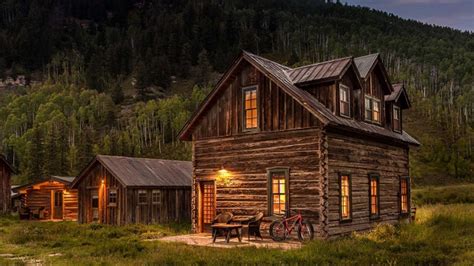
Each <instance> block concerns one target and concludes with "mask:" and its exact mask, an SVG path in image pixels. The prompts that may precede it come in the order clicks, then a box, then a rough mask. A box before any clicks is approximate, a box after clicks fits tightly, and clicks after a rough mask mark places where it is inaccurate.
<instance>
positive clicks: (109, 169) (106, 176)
mask: <svg viewBox="0 0 474 266" xmlns="http://www.w3.org/2000/svg"><path fill="white" fill-rule="evenodd" d="M191 180H192V165H191V162H185V161H173V160H160V159H148V158H130V157H122V156H106V155H97V156H96V157H95V159H94V160H92V162H91V163H90V164H89V165H88V166H87V167H86V168H85V169H84V170H83V171H82V172H81V174H79V175H78V176H77V177H76V179H75V180H74V182H73V185H72V186H73V187H74V188H77V189H78V190H79V222H80V223H90V222H98V223H105V224H116V225H123V224H130V223H143V224H149V223H167V222H186V221H190V220H191Z"/></svg>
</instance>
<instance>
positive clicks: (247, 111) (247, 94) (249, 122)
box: [242, 87, 258, 130]
mask: <svg viewBox="0 0 474 266" xmlns="http://www.w3.org/2000/svg"><path fill="white" fill-rule="evenodd" d="M242 93H243V99H244V109H243V119H244V123H243V124H244V129H245V130H251V129H256V128H257V121H258V112H257V87H248V88H243V90H242Z"/></svg>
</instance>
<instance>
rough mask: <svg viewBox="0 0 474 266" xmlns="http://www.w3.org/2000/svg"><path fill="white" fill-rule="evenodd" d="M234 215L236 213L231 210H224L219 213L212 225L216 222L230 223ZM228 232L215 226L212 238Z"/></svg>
mask: <svg viewBox="0 0 474 266" xmlns="http://www.w3.org/2000/svg"><path fill="white" fill-rule="evenodd" d="M232 217H234V215H233V214H232V213H230V212H223V213H221V214H218V215H217V216H216V217H215V218H214V220H212V225H215V224H229V223H230V222H231V221H232ZM226 233H227V232H224V231H223V230H220V229H218V228H213V229H212V238H213V239H216V237H217V236H223V235H225V234H226Z"/></svg>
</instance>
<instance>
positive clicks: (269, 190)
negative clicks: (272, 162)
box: [267, 167, 290, 216]
mask: <svg viewBox="0 0 474 266" xmlns="http://www.w3.org/2000/svg"><path fill="white" fill-rule="evenodd" d="M274 173H283V174H284V175H285V179H284V180H285V213H284V214H274V213H273V195H274V193H273V178H272V174H274ZM289 180H290V168H289V167H272V168H267V184H268V188H267V204H268V216H275V215H277V216H280V215H286V214H289V213H290V193H289V192H290V189H289ZM280 194H281V193H280Z"/></svg>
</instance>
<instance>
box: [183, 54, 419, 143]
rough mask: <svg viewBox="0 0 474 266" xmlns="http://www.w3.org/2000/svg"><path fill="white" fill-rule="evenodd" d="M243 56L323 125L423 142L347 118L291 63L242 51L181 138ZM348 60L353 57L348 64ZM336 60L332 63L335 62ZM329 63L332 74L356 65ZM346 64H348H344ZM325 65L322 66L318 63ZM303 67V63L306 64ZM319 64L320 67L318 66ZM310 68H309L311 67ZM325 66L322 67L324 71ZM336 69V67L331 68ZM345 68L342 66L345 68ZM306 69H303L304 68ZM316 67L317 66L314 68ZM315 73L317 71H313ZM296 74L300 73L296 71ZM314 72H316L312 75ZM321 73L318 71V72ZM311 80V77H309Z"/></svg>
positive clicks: (243, 58) (187, 133)
mask: <svg viewBox="0 0 474 266" xmlns="http://www.w3.org/2000/svg"><path fill="white" fill-rule="evenodd" d="M243 60H246V61H247V62H249V63H250V64H251V65H253V66H254V67H255V68H257V69H258V70H259V71H261V72H262V73H264V74H265V75H266V76H268V77H269V78H270V79H271V80H272V81H273V82H275V83H276V84H277V85H278V86H279V87H280V88H281V89H282V90H283V91H284V92H285V93H287V94H288V95H290V96H291V97H293V99H295V101H296V102H298V103H299V104H300V105H301V106H303V107H304V108H305V109H306V110H308V111H309V112H310V113H311V114H313V115H314V116H315V117H316V118H318V119H319V120H320V121H321V123H322V124H323V126H329V127H339V128H341V129H348V130H351V131H356V132H359V133H365V134H369V135H377V136H379V137H383V138H388V139H391V140H394V141H398V142H402V143H405V144H412V145H420V143H419V142H418V141H416V140H415V139H414V138H413V137H411V136H410V135H408V134H407V133H406V132H402V134H399V133H395V132H393V131H391V130H389V129H386V128H384V127H380V126H376V125H372V124H368V123H365V122H363V121H356V120H353V119H347V118H343V117H339V116H336V115H335V114H333V113H332V112H331V110H329V109H328V108H326V106H324V105H323V104H322V103H321V102H319V101H318V100H317V99H316V98H315V97H314V96H313V95H311V94H310V93H309V92H307V91H306V90H304V89H302V88H299V87H297V84H296V83H294V80H293V79H292V78H291V73H293V71H294V69H291V68H289V67H287V66H283V65H281V64H279V63H276V62H274V61H271V60H269V59H266V58H263V57H261V56H258V55H255V54H252V53H249V52H246V51H242V52H241V54H240V55H239V57H238V58H237V59H236V60H235V61H234V63H233V64H232V65H231V67H230V68H229V69H228V70H227V71H226V73H225V74H224V75H223V77H222V78H221V80H220V81H219V82H218V83H217V85H216V86H215V87H214V89H213V90H212V91H211V93H210V94H209V95H208V97H206V99H205V100H204V101H203V103H202V104H201V105H200V107H199V108H198V109H197V110H196V112H195V113H194V114H193V115H192V117H191V118H190V119H189V120H188V121H187V123H186V124H185V125H184V127H183V128H182V129H181V131H180V133H179V138H180V139H181V140H189V137H190V135H191V132H192V129H193V125H194V124H195V123H197V120H198V118H199V117H200V116H201V114H203V112H204V111H205V110H206V108H207V107H208V106H209V105H210V104H211V102H212V99H213V98H214V96H215V95H217V93H218V92H219V91H220V90H221V89H222V88H223V86H222V85H223V84H224V81H225V79H227V77H229V76H230V74H231V73H232V72H233V71H234V70H235V69H236V67H237V65H238V64H240V63H241V62H242V61H243ZM345 60H349V63H347V65H344V64H346V63H344V62H345ZM331 62H332V63H331ZM326 63H328V64H333V66H332V67H328V66H326ZM316 65H319V64H314V65H310V66H309V68H310V69H311V68H312V67H313V66H316ZM322 65H323V66H325V67H324V68H325V69H326V71H325V72H327V73H330V75H329V74H328V76H332V75H333V73H334V74H336V73H338V74H339V76H341V75H343V74H344V73H345V71H347V69H349V68H350V66H351V65H352V66H354V68H355V67H356V66H355V63H354V59H353V58H352V57H348V58H343V59H341V60H340V61H339V60H332V61H329V62H323V64H322ZM342 65H344V67H342ZM318 67H321V66H318ZM302 68H303V67H302ZM315 68H316V67H315ZM310 69H308V70H307V71H310ZM322 69H323V68H321V70H320V71H322ZM329 69H333V70H329ZM341 69H342V70H341ZM300 71H302V70H300ZM314 71H315V70H314ZM311 72H312V73H313V71H311ZM355 73H356V76H357V77H359V73H358V71H355ZM293 75H296V74H293ZM305 75H306V74H305V73H302V74H301V75H300V74H298V75H297V76H301V77H304V76H305ZM310 76H314V75H310ZM316 76H317V74H316ZM306 80H307V81H308V80H309V79H306Z"/></svg>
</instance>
